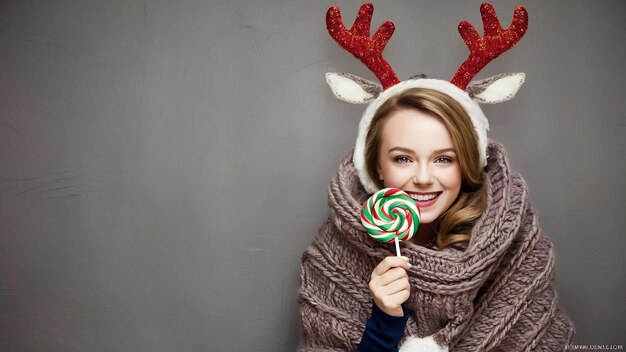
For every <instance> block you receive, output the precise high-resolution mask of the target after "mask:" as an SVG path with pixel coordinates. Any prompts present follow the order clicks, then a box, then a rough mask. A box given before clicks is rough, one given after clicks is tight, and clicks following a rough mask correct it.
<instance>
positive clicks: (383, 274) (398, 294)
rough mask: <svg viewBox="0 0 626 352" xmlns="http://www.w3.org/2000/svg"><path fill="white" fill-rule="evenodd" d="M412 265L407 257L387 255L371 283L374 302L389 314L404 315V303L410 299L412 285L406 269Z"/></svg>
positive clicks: (376, 269) (373, 273)
mask: <svg viewBox="0 0 626 352" xmlns="http://www.w3.org/2000/svg"><path fill="white" fill-rule="evenodd" d="M410 267H411V264H409V258H407V257H397V256H393V257H386V258H385V259H383V260H382V261H381V262H380V264H378V265H377V266H376V267H375V268H374V271H372V277H371V280H370V283H369V288H370V292H371V294H372V299H373V300H374V303H375V304H376V305H377V306H378V308H380V310H382V311H383V312H385V313H387V314H388V315H391V316H394V317H402V316H404V312H403V310H402V303H404V302H406V300H407V299H409V295H410V293H411V286H410V285H409V276H408V275H407V273H406V271H407V270H408V269H409V268H410Z"/></svg>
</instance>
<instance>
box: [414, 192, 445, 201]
mask: <svg viewBox="0 0 626 352" xmlns="http://www.w3.org/2000/svg"><path fill="white" fill-rule="evenodd" d="M438 195H439V193H431V194H428V195H418V194H411V198H413V199H415V200H419V201H420V202H423V201H427V200H431V199H434V198H435V197H437V196H438Z"/></svg>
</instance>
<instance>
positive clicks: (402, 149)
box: [389, 147, 456, 154]
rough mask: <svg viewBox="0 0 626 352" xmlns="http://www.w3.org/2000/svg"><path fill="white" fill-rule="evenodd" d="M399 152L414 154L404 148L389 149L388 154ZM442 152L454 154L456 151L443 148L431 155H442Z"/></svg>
mask: <svg viewBox="0 0 626 352" xmlns="http://www.w3.org/2000/svg"><path fill="white" fill-rule="evenodd" d="M396 150H397V151H400V152H403V153H407V154H414V152H413V150H411V149H409V148H405V147H393V148H391V149H389V153H391V152H393V151H396ZM443 152H454V153H456V150H454V148H443V149H437V150H435V151H434V152H433V154H439V153H443Z"/></svg>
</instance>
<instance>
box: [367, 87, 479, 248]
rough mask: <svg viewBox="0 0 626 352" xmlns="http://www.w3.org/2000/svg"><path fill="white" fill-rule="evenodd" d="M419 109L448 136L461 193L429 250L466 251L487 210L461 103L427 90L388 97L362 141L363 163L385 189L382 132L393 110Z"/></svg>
mask: <svg viewBox="0 0 626 352" xmlns="http://www.w3.org/2000/svg"><path fill="white" fill-rule="evenodd" d="M404 109H415V110H421V111H424V112H427V113H431V114H432V115H434V116H435V117H437V118H439V119H440V120H441V121H442V122H443V123H444V125H445V126H446V128H447V129H448V132H449V133H450V136H451V138H452V145H453V147H454V149H455V150H456V151H457V157H458V161H459V164H460V167H461V190H460V192H459V195H458V196H457V198H456V200H455V201H454V203H452V205H451V206H450V207H449V208H448V210H446V211H445V212H444V213H443V214H441V216H440V217H439V221H437V223H436V227H435V231H436V234H437V236H436V241H435V243H434V244H433V245H431V246H430V248H432V249H434V250H441V249H443V248H446V247H450V246H454V247H457V248H458V247H461V248H463V249H465V248H467V245H468V243H469V239H470V233H471V231H472V227H473V226H474V223H475V222H476V220H477V219H478V218H479V217H480V216H481V215H482V214H483V212H484V211H485V209H486V208H487V186H486V184H485V181H484V180H485V173H484V170H483V167H482V165H481V162H480V157H479V153H478V136H477V134H476V131H475V130H474V125H473V124H472V121H471V119H470V117H469V115H468V114H467V112H466V111H465V109H463V107H462V106H461V104H459V103H458V102H457V101H456V100H454V99H452V98H451V97H450V96H448V95H447V94H444V93H442V92H439V91H437V90H433V89H427V88H410V89H407V90H405V91H404V92H402V93H400V94H398V95H395V96H393V97H391V98H389V99H388V100H387V101H386V102H384V103H383V104H382V105H381V106H380V108H378V110H377V111H376V113H375V114H374V116H373V118H372V122H371V124H370V128H369V130H368V132H367V137H366V140H365V164H366V167H367V172H368V173H369V176H370V177H371V179H372V180H375V182H376V185H377V186H378V187H379V188H381V189H382V188H384V184H383V182H382V181H381V180H380V179H379V177H378V171H377V167H376V165H377V164H378V150H379V146H380V140H381V134H382V129H383V125H384V123H385V121H386V120H387V117H388V116H390V114H391V113H392V112H394V111H398V110H404Z"/></svg>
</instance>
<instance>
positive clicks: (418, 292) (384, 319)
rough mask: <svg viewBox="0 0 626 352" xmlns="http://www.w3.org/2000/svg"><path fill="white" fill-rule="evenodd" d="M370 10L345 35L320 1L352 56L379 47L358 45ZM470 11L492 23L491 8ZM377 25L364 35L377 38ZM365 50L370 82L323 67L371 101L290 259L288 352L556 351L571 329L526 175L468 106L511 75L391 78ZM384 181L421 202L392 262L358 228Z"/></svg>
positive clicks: (513, 77) (513, 86)
mask: <svg viewBox="0 0 626 352" xmlns="http://www.w3.org/2000/svg"><path fill="white" fill-rule="evenodd" d="M372 11H373V9H372V7H371V5H369V4H366V5H364V6H363V7H362V8H361V10H360V12H359V16H358V17H357V20H356V21H355V26H353V29H352V30H350V31H347V30H346V29H345V27H343V24H342V22H341V18H340V15H339V10H338V8H336V7H333V8H331V9H330V10H329V12H328V14H327V25H328V29H329V33H331V35H332V36H333V37H334V38H335V39H336V40H337V41H338V43H340V44H342V46H344V45H345V46H344V47H348V48H349V50H350V51H351V52H353V53H354V54H355V55H363V54H362V53H363V52H364V51H366V50H367V48H372V47H374V48H376V47H382V48H384V45H385V44H386V41H384V42H376V43H374V44H376V45H368V44H363V45H361V44H358V43H361V42H366V40H365V39H366V38H365V36H367V38H369V23H368V21H369V20H371V14H372ZM481 12H483V20H484V21H486V24H487V23H488V22H489V23H493V18H495V13H494V12H493V8H491V7H490V6H489V5H483V7H481ZM524 20H525V10H523V8H522V9H521V10H519V8H518V9H516V14H515V16H514V21H513V23H514V24H515V23H518V26H522V27H521V31H522V32H524V31H525V29H526V28H525V26H523V25H524V23H523V22H524ZM496 21H497V19H496ZM365 24H367V26H366V25H365ZM365 27H367V31H365V30H364V28H365ZM498 27H499V24H498ZM511 27H513V30H514V31H517V32H519V31H520V28H515V27H514V26H513V25H512V26H511ZM385 28H389V26H388V25H386V24H383V26H381V29H379V30H378V31H377V34H376V35H375V36H374V37H373V38H372V40H381V39H380V38H386V40H388V39H389V37H390V36H391V35H390V33H385ZM391 28H393V27H392V26H391ZM485 28H497V27H493V26H487V25H485ZM509 29H511V28H509ZM509 29H507V30H509ZM366 32H367V33H366ZM496 32H497V31H496ZM486 35H487V33H486ZM494 35H503V34H502V33H500V32H498V33H496V34H494ZM351 37H352V38H351ZM505 39H506V38H505ZM472 40H477V39H476V38H475V37H474V36H473V35H472V38H471V40H469V43H468V45H470V44H471V42H472ZM517 40H519V38H517ZM466 42H468V40H466ZM493 42H496V43H509V42H510V41H508V40H496V41H493ZM355 43H357V44H355ZM354 45H361V46H360V47H353V46H354ZM510 45H513V44H510ZM479 46H481V47H485V46H486V47H487V48H489V44H487V45H484V43H483V45H479ZM491 49H493V48H491ZM375 54H376V53H375ZM377 55H379V56H377V59H376V60H371V59H368V57H369V56H368V57H364V58H361V59H362V61H363V62H365V63H366V64H368V63H371V62H374V63H375V65H374V66H375V67H374V68H373V71H374V72H375V73H377V76H378V77H379V78H380V79H381V83H383V86H382V87H378V88H377V87H376V85H375V84H373V83H372V82H369V81H365V80H363V79H362V78H359V77H356V76H352V75H349V74H328V75H327V81H328V83H329V85H330V86H331V88H332V89H333V92H334V93H335V95H336V96H337V97H338V98H340V99H342V100H345V101H349V102H359V103H369V105H368V107H367V109H366V110H365V112H364V114H363V117H362V118H361V123H360V125H359V135H358V138H357V142H356V145H355V148H354V150H353V152H351V153H350V154H348V155H347V156H346V157H345V158H344V160H343V161H342V162H341V164H340V166H339V169H338V171H337V173H336V175H335V176H334V177H333V180H332V181H331V184H330V187H329V205H330V216H329V217H328V218H327V219H326V221H324V223H323V224H322V225H321V227H320V229H319V231H318V233H317V236H316V237H315V240H314V241H313V244H312V245H311V246H310V247H309V248H308V249H307V250H306V251H305V253H304V255H303V257H302V274H301V278H302V286H301V288H300V291H299V303H300V312H301V317H302V325H303V337H302V342H301V346H300V350H301V351H354V350H357V351H397V350H398V348H399V350H400V351H450V350H454V351H491V350H498V351H519V350H535V349H539V350H549V351H558V350H565V348H566V345H567V344H569V343H571V342H572V340H573V338H574V335H575V328H574V325H573V324H572V322H571V321H570V319H569V318H568V317H567V315H566V314H565V313H564V312H563V311H562V310H561V309H560V307H559V305H558V295H557V292H556V283H555V267H554V261H555V257H554V249H553V246H552V243H551V242H550V241H549V239H548V238H547V237H546V236H545V235H544V234H543V232H542V230H541V229H540V227H539V226H538V224H537V217H536V215H535V213H534V209H533V208H532V206H531V205H530V204H529V203H528V198H527V192H528V191H527V189H526V184H525V182H524V180H523V179H522V178H521V176H519V175H518V174H517V173H515V172H513V171H511V170H510V168H509V164H508V158H507V156H506V152H505V150H504V148H503V147H502V145H500V144H498V143H497V142H494V141H489V140H488V139H487V136H486V131H487V129H488V122H487V120H486V118H485V117H484V115H483V113H482V111H481V109H480V107H479V106H478V103H477V101H486V102H500V101H504V100H508V99H510V98H512V97H513V95H514V94H515V92H516V91H517V88H519V86H520V85H521V83H522V82H523V74H505V75H498V76H496V77H492V78H489V79H487V80H484V81H481V82H477V83H476V84H469V79H471V75H468V74H466V72H465V71H462V70H461V69H460V73H459V75H458V77H460V78H458V77H457V75H455V77H454V78H453V80H452V82H447V81H442V80H438V79H427V78H424V77H416V78H412V79H409V80H406V81H402V82H400V81H399V80H398V79H397V78H394V77H395V73H393V71H391V69H390V68H385V69H384V70H383V71H382V72H381V71H380V70H381V69H380V67H385V65H383V64H381V62H382V61H381V60H383V61H384V59H382V56H380V53H377ZM366 56H367V55H366ZM471 58H472V57H471V56H470V59H471ZM470 59H468V60H469V61H470V62H476V60H470ZM385 64H386V63H385ZM368 67H369V66H368ZM461 68H462V69H463V65H462V67H461ZM377 70H378V71H377ZM463 70H467V68H465V69H463ZM474 74H475V72H474ZM390 77H391V78H390ZM468 77H469V78H468ZM359 88H360V89H359ZM385 187H394V188H399V189H402V190H404V191H405V192H407V193H409V194H410V195H411V197H412V198H413V199H415V200H416V202H417V204H418V206H419V207H420V209H421V214H422V217H421V223H420V226H419V230H418V233H417V234H416V236H414V237H413V239H412V240H411V241H408V242H405V243H403V246H402V254H403V257H396V256H394V255H393V251H394V249H393V246H392V245H388V244H385V243H380V242H377V241H375V240H374V239H372V238H370V237H369V236H368V235H367V234H366V232H365V231H364V229H363V226H362V225H361V222H360V213H361V209H362V207H363V203H364V202H365V200H366V199H367V198H368V197H369V196H370V195H371V194H372V193H374V192H376V191H378V190H380V189H382V188H385Z"/></svg>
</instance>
